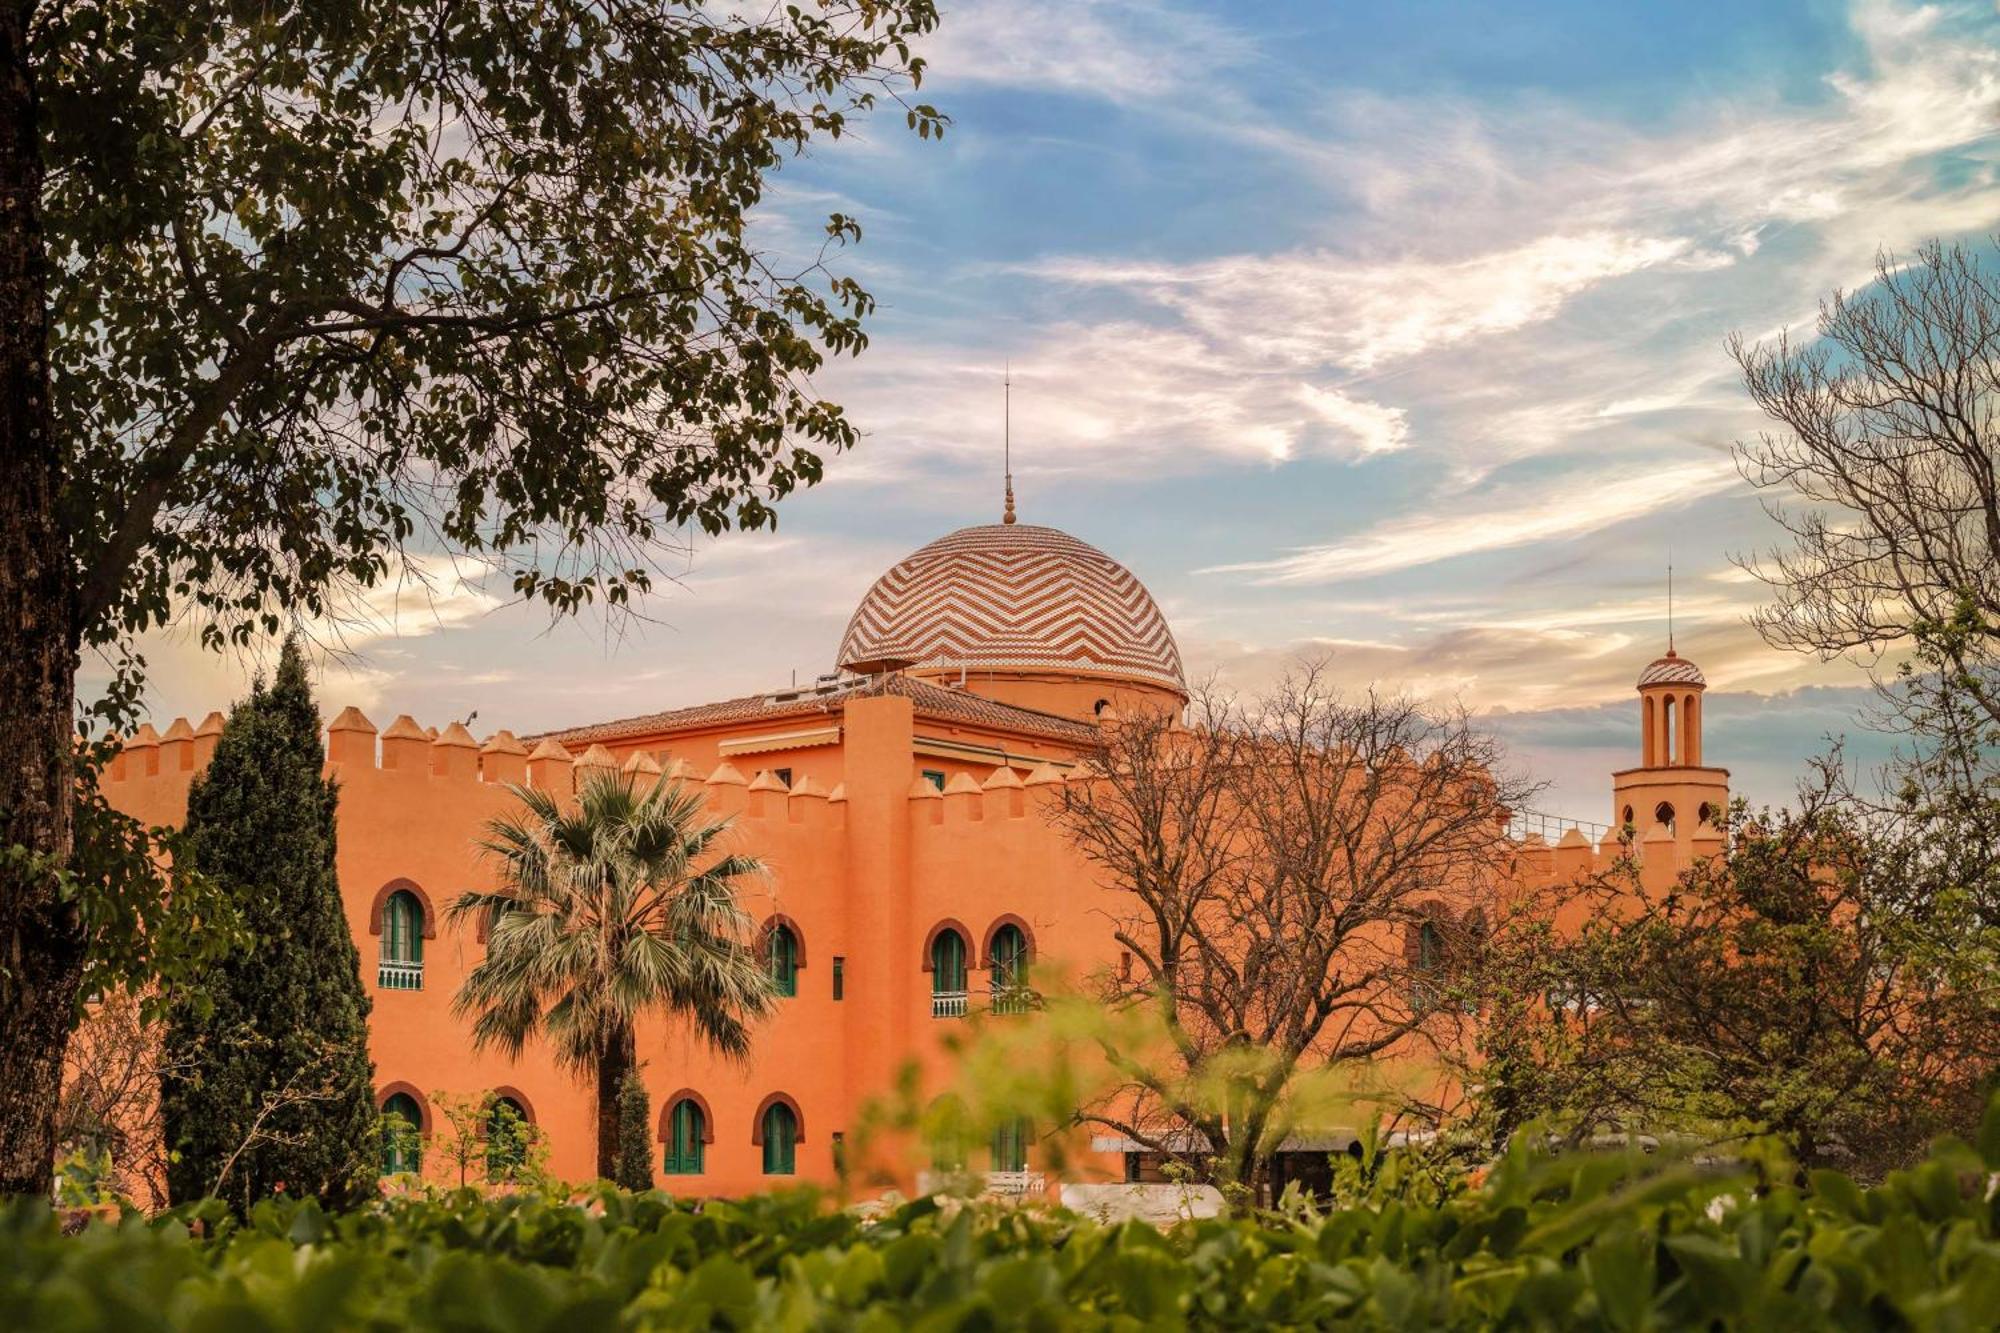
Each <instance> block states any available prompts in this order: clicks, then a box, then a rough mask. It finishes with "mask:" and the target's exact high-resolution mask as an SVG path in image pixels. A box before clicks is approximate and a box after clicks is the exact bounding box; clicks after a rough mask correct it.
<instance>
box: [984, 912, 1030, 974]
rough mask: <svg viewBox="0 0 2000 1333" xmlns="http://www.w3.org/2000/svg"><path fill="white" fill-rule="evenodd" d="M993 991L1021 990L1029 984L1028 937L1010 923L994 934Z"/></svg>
mask: <svg viewBox="0 0 2000 1333" xmlns="http://www.w3.org/2000/svg"><path fill="white" fill-rule="evenodd" d="M992 962H993V989H994V990H996V991H998V990H1019V989H1020V988H1021V987H1023V986H1025V985H1027V984H1028V937H1027V936H1026V935H1025V934H1023V933H1022V931H1021V928H1020V927H1019V926H1017V925H1014V924H1013V923H1011V922H1010V923H1008V924H1007V925H1004V926H1002V927H1000V929H998V930H996V931H994V932H993V945H992Z"/></svg>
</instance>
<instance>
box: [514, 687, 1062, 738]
mask: <svg viewBox="0 0 2000 1333" xmlns="http://www.w3.org/2000/svg"><path fill="white" fill-rule="evenodd" d="M892 694H893V695H903V696H905V697H907V698H908V699H909V700H910V701H911V704H912V705H913V706H914V708H915V711H916V714H917V716H918V717H924V718H932V719H935V720H938V721H943V722H952V723H962V724H964V725H967V726H975V727H992V728H995V729H998V730H1002V731H1012V732H1025V733H1027V734H1028V735H1031V736H1043V737H1046V738H1048V739H1050V740H1056V741H1062V742H1065V743H1068V744H1073V745H1091V744H1095V743H1096V740H1097V728H1096V727H1095V726H1093V725H1091V724H1090V723H1088V722H1078V721H1076V720H1075V719H1073V718H1067V717H1060V716H1058V715H1056V714H1054V713H1044V712H1040V711H1038V710H1036V709H1033V708H1020V707H1017V706H1015V705H1013V704H1006V703H1001V702H999V701H998V700H995V699H987V698H983V697H981V696H980V695H977V694H972V693H970V692H968V691H966V690H956V689H952V688H950V687H948V686H944V685H934V684H932V683H931V682H930V681H926V680H917V679H915V678H913V677H910V676H902V675H894V674H884V675H878V676H848V677H844V678H842V679H841V680H839V681H836V682H833V683H831V684H827V685H820V686H807V687H804V688H802V689H796V690H778V691H775V692H773V693H770V694H746V695H744V696H743V697H742V698H740V699H724V700H721V701H719V702H717V703H710V704H697V705H695V706H694V707H692V708H674V709H669V710H668V711H666V712H663V713H646V714H643V715H641V716H639V717H627V718H619V719H617V720H615V721H611V722H597V723H593V724H591V725H590V726H585V727H572V728H570V729H569V730H566V731H551V732H544V733H542V734H543V735H546V736H553V737H554V738H555V739H557V740H559V741H561V742H562V743H563V744H564V745H565V746H574V745H583V744H589V743H591V742H593V741H615V740H618V739H620V738H622V737H627V736H645V735H651V734H653V733H655V732H662V731H693V730H696V729H699V728H704V727H715V726H727V725H730V724H732V723H753V724H754V723H763V722H778V721H783V720H787V719H792V718H800V717H818V716H827V715H831V714H835V713H838V712H840V711H841V710H842V708H844V707H845V706H846V704H847V701H848V700H850V699H868V698H876V697H880V696H882V695H892ZM528 739H530V740H534V739H537V738H536V737H532V736H531V737H529V738H528Z"/></svg>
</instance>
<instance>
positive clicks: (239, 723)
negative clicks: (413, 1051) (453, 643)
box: [161, 639, 381, 1210]
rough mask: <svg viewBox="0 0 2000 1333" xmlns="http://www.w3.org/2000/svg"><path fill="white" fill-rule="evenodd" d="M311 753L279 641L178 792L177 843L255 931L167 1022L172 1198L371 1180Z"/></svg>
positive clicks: (374, 1159) (372, 1135)
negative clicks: (181, 794)
mask: <svg viewBox="0 0 2000 1333" xmlns="http://www.w3.org/2000/svg"><path fill="white" fill-rule="evenodd" d="M324 761H325V755H324V751H323V748H322V742H321V738H320V720H319V711H318V709H317V707H316V706H315V705H314V703H313V696H312V688H311V686H310V684H308V682H307V680H306V667H305V659H304V655H303V654H302V653H301V652H300V650H299V646H298V642H297V640H296V639H292V640H287V641H286V643H285V646H284V652H283V654H282V655H281V657H280V658H279V662H278V670H277V674H276V675H275V676H274V677H273V679H272V681H271V683H270V685H269V686H268V687H266V686H265V684H264V683H263V681H262V680H261V679H260V680H259V681H258V682H257V683H256V685H255V686H254V687H253V688H252V690H251V693H250V697H249V698H248V699H247V700H245V701H243V702H241V703H239V704H238V705H236V707H235V708H234V709H233V710H232V711H231V714H230V717H229V721H228V724H227V725H226V726H225V727H224V729H223V733H222V736H221V737H220V739H219V740H218V742H217V744H216V748H215V757H214V759H213V760H212V761H211V762H210V764H209V766H208V769H207V771H206V772H205V773H204V774H203V775H202V776H200V777H198V778H197V779H196V780H195V782H194V784H193V787H192V789H191V790H190V791H189V793H188V818H187V843H188V852H187V854H188V855H189V856H191V857H192V858H193V860H194V864H195V865H196V867H197V868H199V869H200V870H201V871H202V872H204V873H205V874H207V875H208V876H210V877H211V878H212V879H214V880H215V881H216V882H217V883H218V884H219V885H220V886H222V888H223V889H224V890H225V891H227V892H229V893H231V894H233V895H235V896H236V898H237V900H238V902H239V903H240V905H241V908H242V911H243V916H244V921H245V924H246V926H247V927H248V928H249V930H250V933H251V936H252V943H251V946H250V948H249V949H248V950H247V951H246V952H245V953H241V954H238V955H236V956H234V957H232V958H230V959H229V960H228V961H227V963H226V964H225V965H224V966H222V967H219V968H217V969H216V975H215V976H214V977H213V978H212V979H211V981H210V984H209V985H208V986H207V987H205V988H204V991H205V994H204V1000H205V1001H206V1003H204V1004H202V1005H201V1006H200V1007H198V1008H197V1007H196V1006H195V1005H192V1004H184V1005H182V1006H180V1007H178V1008H177V1009H176V1010H175V1012H174V1013H173V1014H172V1015H171V1016H170V1018H169V1022H168V1030H167V1034H166V1057H167V1059H166V1068H165V1071H164V1073H163V1076H162V1078H161V1111H162V1116H163V1119H164V1121H165V1126H164V1127H165V1133H166V1142H167V1145H168V1147H169V1148H170V1149H172V1150H173V1152H174V1154H175V1155H174V1156H173V1157H172V1158H171V1159H170V1164H169V1166H168V1169H167V1186H168V1192H169V1195H170V1196H171V1197H172V1199H173V1200H174V1202H176V1203H180V1202H183V1201H186V1200H189V1199H199V1198H202V1197H204V1196H206V1195H208V1194H209V1193H211V1192H216V1193H219V1194H220V1195H221V1196H222V1197H224V1198H226V1199H228V1200H229V1201H230V1202H231V1204H232V1205H233V1206H235V1207H236V1208H238V1209H239V1210H240V1209H242V1208H244V1207H247V1206H248V1204H250V1203H251V1202H253V1201H255V1200H257V1199H259V1198H262V1197H264V1196H266V1195H269V1194H272V1193H275V1192H277V1191H278V1190H280V1189H281V1188H282V1190H283V1192H284V1193H286V1194H288V1195H291V1196H293V1197H300V1196H303V1195H308V1194H310V1195H313V1196H316V1197H317V1198H318V1199H319V1200H320V1201H321V1202H322V1203H323V1204H325V1205H326V1206H328V1207H330V1208H345V1207H349V1206H352V1205H353V1204H355V1203H357V1202H359V1201H360V1200H361V1199H363V1198H365V1197H368V1196H369V1195H370V1194H372V1192H373V1181H374V1176H375V1172H376V1168H377V1165H378V1162H379V1158H380V1156H381V1144H380V1129H379V1119H378V1117H377V1115H376V1111H375V1104H374V1094H373V1083H374V1064H373V1062H372V1061H371V1060H370V1059H369V1055H368V1010H369V1001H368V995H367V992H366V991H364V990H363V989H362V985H361V969H360V955H359V954H358V953H357V952H356V950H355V947H354V937H353V935H352V933H351V932H350V931H349V929H348V925H347V913H346V911H345V909H344V908H343V907H342V905H341V899H340V884H339V881H338V880H337V879H336V877H335V874H334V810H335V805H336V802H337V800H338V792H337V790H336V788H335V786H334V784H333V783H332V782H330V781H328V780H327V779H326V778H325V777H324V776H323V775H322V769H323V766H324ZM260 1117H261V1119H260ZM232 1158H233V1159H234V1160H232ZM225 1173H226V1175H225ZM218 1182H219V1185H218Z"/></svg>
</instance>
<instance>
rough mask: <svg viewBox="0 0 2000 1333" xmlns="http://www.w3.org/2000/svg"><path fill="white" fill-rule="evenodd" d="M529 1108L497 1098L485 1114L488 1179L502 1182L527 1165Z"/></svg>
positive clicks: (510, 1098)
mask: <svg viewBox="0 0 2000 1333" xmlns="http://www.w3.org/2000/svg"><path fill="white" fill-rule="evenodd" d="M530 1123H531V1122H530V1121H529V1119H528V1108H527V1107H525V1106H523V1105H521V1103H519V1102H517V1101H515V1100H514V1099H513V1098H512V1097H495V1098H494V1099H493V1105H492V1106H490V1107H488V1108H487V1111H486V1177H487V1179H489V1180H495V1179H503V1178H505V1177H506V1176H507V1175H509V1174H510V1173H512V1172H514V1171H516V1170H518V1169H519V1168H521V1167H522V1166H525V1165H526V1164H527V1161H528V1132H529V1131H528V1126H529V1124H530Z"/></svg>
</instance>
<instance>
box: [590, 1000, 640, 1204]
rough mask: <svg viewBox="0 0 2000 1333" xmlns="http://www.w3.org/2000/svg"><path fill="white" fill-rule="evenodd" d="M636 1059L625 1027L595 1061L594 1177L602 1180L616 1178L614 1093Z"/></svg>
mask: <svg viewBox="0 0 2000 1333" xmlns="http://www.w3.org/2000/svg"><path fill="white" fill-rule="evenodd" d="M636 1059H638V1048H637V1046H636V1045H635V1043H634V1041H633V1038H632V1031H631V1029H629V1028H627V1029H626V1030H624V1031H622V1032H620V1033H618V1034H617V1035H616V1036H615V1037H613V1038H612V1039H611V1040H610V1041H609V1042H607V1043H606V1044H605V1047H604V1055H603V1056H602V1057H601V1058H600V1059H599V1060H598V1062H597V1174H598V1176H599V1177H601V1178H602V1179H605V1180H616V1179H618V1090H619V1089H620V1088H622V1087H623V1086H624V1084H625V1071H626V1070H628V1069H630V1068H631V1067H632V1062H633V1061H634V1060H636Z"/></svg>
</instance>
